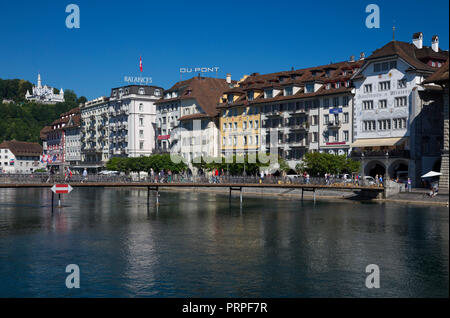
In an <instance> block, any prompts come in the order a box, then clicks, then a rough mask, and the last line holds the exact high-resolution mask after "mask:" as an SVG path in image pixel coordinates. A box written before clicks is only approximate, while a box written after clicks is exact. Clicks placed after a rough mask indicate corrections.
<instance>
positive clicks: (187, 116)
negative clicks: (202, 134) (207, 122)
mask: <svg viewBox="0 0 450 318" xmlns="http://www.w3.org/2000/svg"><path fill="white" fill-rule="evenodd" d="M211 117H212V116H209V115H208V114H203V113H199V114H191V115H185V116H182V117H180V118H179V119H178V120H181V121H183V120H192V119H202V118H211Z"/></svg>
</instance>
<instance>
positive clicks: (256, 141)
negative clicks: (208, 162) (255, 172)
mask: <svg viewBox="0 0 450 318" xmlns="http://www.w3.org/2000/svg"><path fill="white" fill-rule="evenodd" d="M361 65H362V62H361V61H354V60H351V61H348V62H347V61H346V62H340V63H334V64H329V65H323V66H318V67H312V68H306V69H299V70H292V71H284V72H278V73H272V74H264V75H260V74H258V73H254V74H251V75H250V76H247V77H245V78H244V79H242V80H241V81H240V82H239V83H238V84H237V85H236V86H235V87H233V88H231V89H229V90H227V91H225V96H224V97H223V98H222V102H221V103H220V104H219V106H218V108H219V109H220V110H221V116H220V128H221V131H222V134H223V136H222V141H221V145H222V153H223V154H225V153H228V152H233V153H238V152H249V153H251V152H263V153H269V152H274V151H276V152H277V153H278V156H280V157H281V158H283V159H285V160H286V161H287V163H288V164H289V166H290V167H291V169H295V167H296V165H297V164H299V163H301V161H302V159H303V157H304V155H305V154H306V153H307V152H308V151H321V152H329V153H335V154H340V155H347V154H348V153H349V150H350V145H351V142H352V116H353V112H352V106H353V88H352V85H351V81H350V77H351V76H352V75H353V74H354V72H356V71H357V70H359V68H360V67H361ZM224 137H225V138H224ZM271 149H272V150H271Z"/></svg>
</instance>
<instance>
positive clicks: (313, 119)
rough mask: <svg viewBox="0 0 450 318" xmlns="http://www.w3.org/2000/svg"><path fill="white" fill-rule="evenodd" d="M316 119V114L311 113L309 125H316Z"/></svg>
mask: <svg viewBox="0 0 450 318" xmlns="http://www.w3.org/2000/svg"><path fill="white" fill-rule="evenodd" d="M317 121H318V115H312V116H311V123H312V124H311V125H317Z"/></svg>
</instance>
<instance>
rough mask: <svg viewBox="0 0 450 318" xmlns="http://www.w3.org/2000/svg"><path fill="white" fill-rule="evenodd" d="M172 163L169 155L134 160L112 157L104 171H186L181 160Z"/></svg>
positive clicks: (185, 166)
mask: <svg viewBox="0 0 450 318" xmlns="http://www.w3.org/2000/svg"><path fill="white" fill-rule="evenodd" d="M176 161H179V162H173V161H172V159H171V158H170V155H169V154H156V155H152V156H149V157H135V158H119V157H113V158H111V159H110V160H109V161H108V162H107V163H106V169H108V170H113V171H121V172H125V173H129V172H140V171H146V172H150V169H153V171H155V172H159V171H161V170H163V169H164V170H165V171H169V170H170V171H172V172H173V173H179V172H180V171H182V170H185V169H187V165H186V164H185V163H183V161H182V160H176Z"/></svg>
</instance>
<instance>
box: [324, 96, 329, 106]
mask: <svg viewBox="0 0 450 318" xmlns="http://www.w3.org/2000/svg"><path fill="white" fill-rule="evenodd" d="M323 107H330V100H329V99H328V98H325V99H324V100H323Z"/></svg>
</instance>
